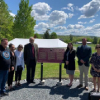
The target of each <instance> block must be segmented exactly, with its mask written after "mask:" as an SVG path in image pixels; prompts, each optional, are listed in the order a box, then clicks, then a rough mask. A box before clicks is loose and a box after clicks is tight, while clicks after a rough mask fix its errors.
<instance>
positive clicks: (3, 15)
mask: <svg viewBox="0 0 100 100" xmlns="http://www.w3.org/2000/svg"><path fill="white" fill-rule="evenodd" d="M12 26H13V17H12V16H11V15H10V11H9V10H8V6H7V4H6V3H5V1H4V0H0V39H1V38H8V40H10V39H12V33H13V32H12Z"/></svg>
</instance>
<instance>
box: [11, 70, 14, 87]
mask: <svg viewBox="0 0 100 100" xmlns="http://www.w3.org/2000/svg"><path fill="white" fill-rule="evenodd" d="M13 76H14V71H11V81H10V88H12V83H13Z"/></svg>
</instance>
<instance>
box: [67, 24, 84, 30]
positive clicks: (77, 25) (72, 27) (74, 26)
mask: <svg viewBox="0 0 100 100" xmlns="http://www.w3.org/2000/svg"><path fill="white" fill-rule="evenodd" d="M81 28H84V26H83V25H80V24H75V25H71V24H70V25H68V26H67V29H81Z"/></svg>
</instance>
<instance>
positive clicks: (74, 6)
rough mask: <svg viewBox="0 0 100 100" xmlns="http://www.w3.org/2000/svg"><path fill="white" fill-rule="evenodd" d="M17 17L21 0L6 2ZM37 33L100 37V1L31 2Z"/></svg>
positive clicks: (63, 0)
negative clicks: (48, 31) (48, 30)
mask: <svg viewBox="0 0 100 100" xmlns="http://www.w3.org/2000/svg"><path fill="white" fill-rule="evenodd" d="M5 2H6V3H7V4H8V6H9V10H11V13H10V14H11V15H12V16H15V15H16V14H17V10H19V3H20V0H5ZM30 5H32V9H33V10H32V12H31V15H32V16H33V17H34V18H35V20H36V26H35V31H36V32H37V33H39V34H43V33H44V31H45V30H46V29H47V28H50V29H51V32H53V31H54V32H56V33H57V34H58V35H69V34H73V35H85V36H100V0H30Z"/></svg>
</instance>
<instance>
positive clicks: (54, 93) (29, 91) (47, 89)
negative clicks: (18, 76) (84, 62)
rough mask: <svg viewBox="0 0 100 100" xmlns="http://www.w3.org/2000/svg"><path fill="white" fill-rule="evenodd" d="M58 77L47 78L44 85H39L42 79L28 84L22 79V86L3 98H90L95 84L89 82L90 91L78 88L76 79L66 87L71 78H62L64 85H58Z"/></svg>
mask: <svg viewBox="0 0 100 100" xmlns="http://www.w3.org/2000/svg"><path fill="white" fill-rule="evenodd" d="M57 81H58V79H46V81H45V84H44V85H39V82H40V80H39V79H37V80H35V82H36V84H29V85H27V84H26V82H25V81H21V83H22V86H21V87H19V88H16V90H15V91H12V92H9V96H5V97H2V99H1V100H88V93H89V91H90V90H91V89H92V86H93V84H92V83H91V82H90V83H89V91H86V90H84V88H81V89H77V88H76V86H77V85H78V84H79V80H74V82H73V86H72V87H70V88H69V87H66V84H68V83H69V80H64V79H63V80H62V82H63V84H62V86H56V83H57Z"/></svg>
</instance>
